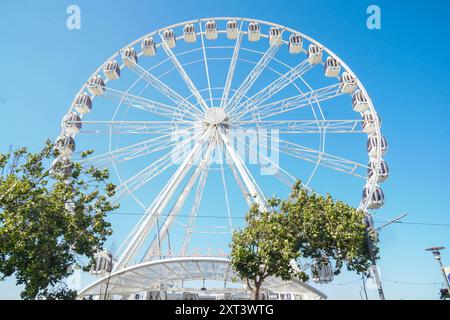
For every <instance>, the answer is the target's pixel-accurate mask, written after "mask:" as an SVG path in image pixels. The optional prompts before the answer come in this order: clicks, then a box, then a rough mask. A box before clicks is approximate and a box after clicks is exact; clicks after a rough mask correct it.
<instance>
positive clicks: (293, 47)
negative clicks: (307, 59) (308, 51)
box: [289, 34, 303, 54]
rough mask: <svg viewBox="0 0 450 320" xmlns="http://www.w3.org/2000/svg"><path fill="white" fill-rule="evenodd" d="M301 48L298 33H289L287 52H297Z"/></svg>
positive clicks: (301, 41) (300, 50)
mask: <svg viewBox="0 0 450 320" xmlns="http://www.w3.org/2000/svg"><path fill="white" fill-rule="evenodd" d="M302 50H303V39H302V36H301V35H299V34H291V35H290V36H289V53H292V54H297V53H300V52H302Z"/></svg>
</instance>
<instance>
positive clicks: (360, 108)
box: [352, 91, 369, 113]
mask: <svg viewBox="0 0 450 320" xmlns="http://www.w3.org/2000/svg"><path fill="white" fill-rule="evenodd" d="M352 105H353V110H354V111H356V112H361V113H362V112H366V111H368V110H369V101H368V100H367V97H366V96H365V95H364V93H362V91H357V92H355V94H354V95H353V99H352Z"/></svg>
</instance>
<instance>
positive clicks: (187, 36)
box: [183, 24, 197, 43]
mask: <svg viewBox="0 0 450 320" xmlns="http://www.w3.org/2000/svg"><path fill="white" fill-rule="evenodd" d="M183 38H184V41H185V42H187V43H194V42H195V41H196V40H197V33H195V26H194V25H193V24H187V25H185V26H184V28H183Z"/></svg>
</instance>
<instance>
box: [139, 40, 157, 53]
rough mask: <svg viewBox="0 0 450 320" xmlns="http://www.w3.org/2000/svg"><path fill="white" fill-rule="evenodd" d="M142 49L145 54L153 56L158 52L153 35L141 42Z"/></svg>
mask: <svg viewBox="0 0 450 320" xmlns="http://www.w3.org/2000/svg"><path fill="white" fill-rule="evenodd" d="M141 49H142V52H143V53H144V56H147V57H152V56H154V55H155V54H156V44H155V40H153V37H146V38H144V39H143V40H142V42H141Z"/></svg>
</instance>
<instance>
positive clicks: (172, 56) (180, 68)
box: [158, 33, 209, 111]
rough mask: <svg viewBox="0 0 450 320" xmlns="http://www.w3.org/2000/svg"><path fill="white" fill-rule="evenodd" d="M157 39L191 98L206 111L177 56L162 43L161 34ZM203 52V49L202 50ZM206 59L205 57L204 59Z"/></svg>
mask: <svg viewBox="0 0 450 320" xmlns="http://www.w3.org/2000/svg"><path fill="white" fill-rule="evenodd" d="M158 34H159V37H160V38H161V46H162V48H163V49H164V52H165V53H166V54H167V56H168V57H169V58H170V60H171V61H172V64H173V65H174V66H175V68H176V69H177V70H178V73H179V74H180V76H181V77H182V78H183V80H184V82H185V83H186V85H187V87H188V88H189V90H190V91H191V92H192V94H193V96H194V97H195V99H196V100H197V102H198V103H199V105H200V106H201V107H202V109H203V111H206V109H208V105H207V104H206V102H205V100H204V99H203V97H202V96H201V94H200V93H199V92H198V90H197V88H196V86H195V85H194V83H193V82H192V80H191V78H190V77H189V75H188V74H187V73H186V71H185V70H184V68H183V66H182V65H181V63H180V61H179V60H178V58H177V56H176V55H175V54H174V53H173V51H172V49H170V47H169V46H168V45H167V43H166V41H164V38H163V36H162V35H161V33H158ZM203 50H204V49H203ZM205 59H206V57H205ZM208 84H209V74H208Z"/></svg>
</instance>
